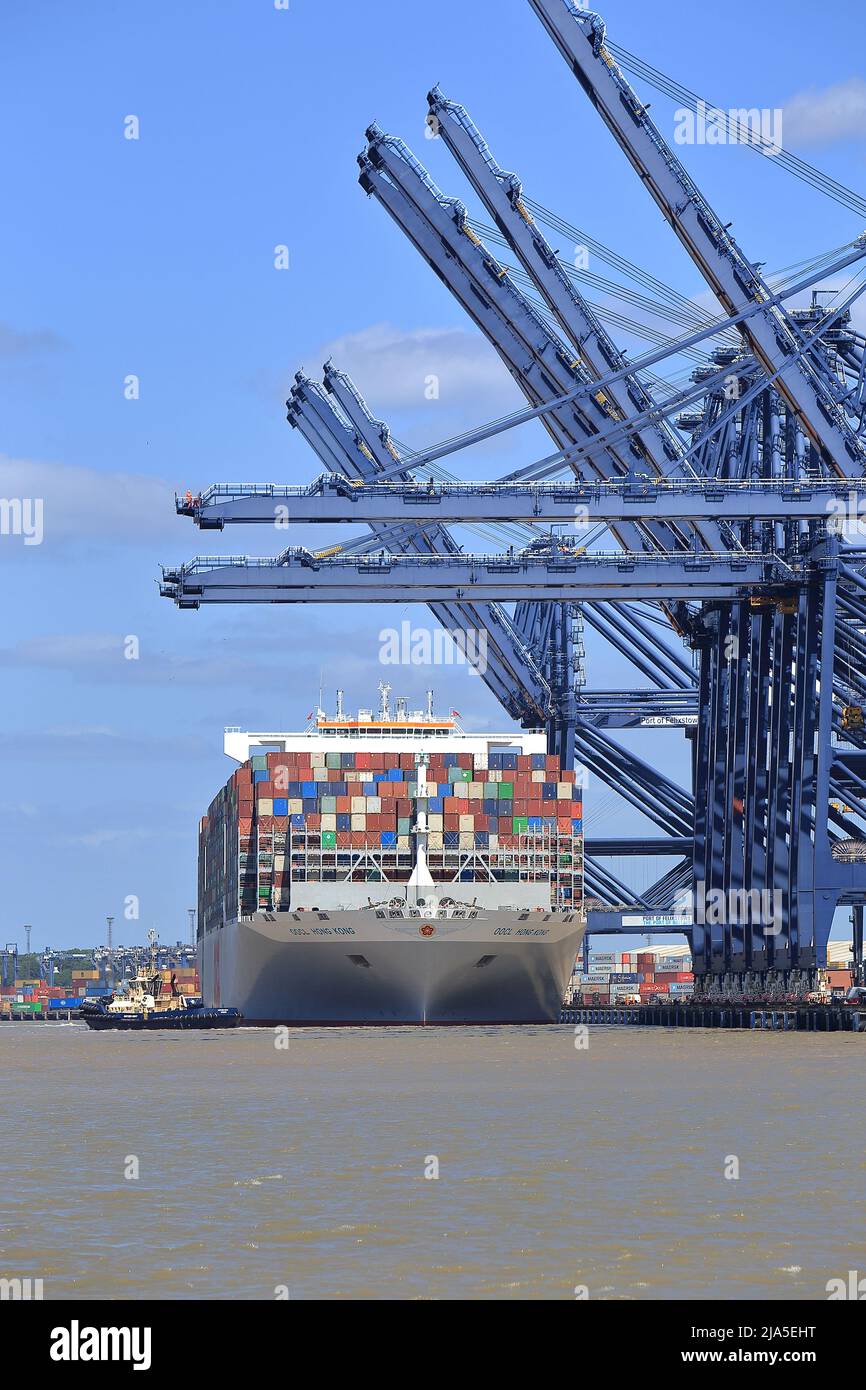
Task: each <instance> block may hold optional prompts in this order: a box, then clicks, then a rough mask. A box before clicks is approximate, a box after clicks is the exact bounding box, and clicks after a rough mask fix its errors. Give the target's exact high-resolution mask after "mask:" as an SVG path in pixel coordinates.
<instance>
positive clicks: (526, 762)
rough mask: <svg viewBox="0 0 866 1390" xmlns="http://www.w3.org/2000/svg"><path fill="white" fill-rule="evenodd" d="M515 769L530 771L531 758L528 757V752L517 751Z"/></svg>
mask: <svg viewBox="0 0 866 1390" xmlns="http://www.w3.org/2000/svg"><path fill="white" fill-rule="evenodd" d="M517 771H518V772H531V771H532V758H531V757H530V755H529V754H528V753H518V755H517Z"/></svg>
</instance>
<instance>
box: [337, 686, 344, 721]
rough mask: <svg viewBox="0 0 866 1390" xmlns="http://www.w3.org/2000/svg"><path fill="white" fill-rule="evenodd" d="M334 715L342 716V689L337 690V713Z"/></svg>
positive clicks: (338, 717)
mask: <svg viewBox="0 0 866 1390" xmlns="http://www.w3.org/2000/svg"><path fill="white" fill-rule="evenodd" d="M336 717H337V719H342V718H343V692H342V690H338V691H337V715H336Z"/></svg>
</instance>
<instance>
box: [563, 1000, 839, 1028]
mask: <svg viewBox="0 0 866 1390" xmlns="http://www.w3.org/2000/svg"><path fill="white" fill-rule="evenodd" d="M559 1022H560V1023H600V1024H626V1025H627V1024H631V1025H633V1026H637V1027H641V1028H647V1027H649V1028H652V1027H655V1028H752V1029H757V1028H762V1029H764V1028H766V1029H774V1030H779V1031H780V1032H798V1033H866V1010H864V1009H857V1008H853V1009H852V1008H851V1007H850V1006H848V1007H846V1006H845V1005H842V1004H839V1005H834V1004H785V1005H773V1004H630V1005H627V1006H623V1007H622V1008H618V1007H616V1006H615V1005H604V1004H602V1005H599V1006H593V1005H590V1004H587V1005H578V1006H576V1007H573V1008H563V1009H562V1010H561V1011H560V1015H559Z"/></svg>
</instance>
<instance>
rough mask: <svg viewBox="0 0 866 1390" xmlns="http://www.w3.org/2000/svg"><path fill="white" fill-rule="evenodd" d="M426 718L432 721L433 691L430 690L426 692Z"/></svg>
mask: <svg viewBox="0 0 866 1390" xmlns="http://www.w3.org/2000/svg"><path fill="white" fill-rule="evenodd" d="M427 718H428V719H429V720H431V721H432V719H433V691H432V690H428V691H427Z"/></svg>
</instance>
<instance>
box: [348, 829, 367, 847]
mask: <svg viewBox="0 0 866 1390" xmlns="http://www.w3.org/2000/svg"><path fill="white" fill-rule="evenodd" d="M350 834H351V837H352V848H353V849H363V848H364V846H365V844H366V843H367V839H368V836H367V832H366V831H365V830H352V831H350Z"/></svg>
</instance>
